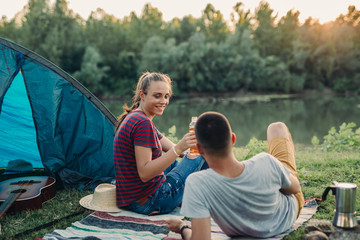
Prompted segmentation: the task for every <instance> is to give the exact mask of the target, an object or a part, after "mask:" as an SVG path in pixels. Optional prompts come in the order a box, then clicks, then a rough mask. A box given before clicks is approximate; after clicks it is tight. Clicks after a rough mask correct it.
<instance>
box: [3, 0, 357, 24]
mask: <svg viewBox="0 0 360 240" xmlns="http://www.w3.org/2000/svg"><path fill="white" fill-rule="evenodd" d="M27 2H28V0H17V1H16V4H15V3H13V4H11V3H10V4H9V1H7V0H0V4H1V6H2V7H1V10H0V15H1V16H3V15H5V16H6V17H7V18H8V19H10V18H13V17H14V15H15V14H16V13H17V12H19V11H21V9H22V8H23V7H24V6H25V5H26V4H27ZM51 2H54V0H51ZM67 2H68V4H69V5H68V6H69V8H70V9H72V10H73V11H74V12H75V13H78V14H80V15H81V16H82V17H83V18H84V19H87V17H88V16H89V14H90V13H91V11H95V10H96V9H97V8H102V9H104V10H105V12H106V13H108V14H112V15H114V16H116V17H118V18H123V17H124V16H129V15H130V13H131V12H132V11H134V12H135V13H136V14H138V15H139V14H140V13H141V11H142V8H143V7H144V5H145V4H146V3H150V4H151V5H152V6H153V7H156V8H158V9H159V11H160V12H162V13H163V18H164V20H166V21H168V20H171V19H172V18H174V17H179V18H182V17H184V16H186V15H189V14H191V15H192V16H194V17H200V16H201V14H202V11H203V10H204V9H205V7H206V5H207V3H211V4H213V6H214V7H215V9H217V10H220V12H221V13H222V14H223V15H224V18H225V19H226V20H229V19H230V13H231V12H232V8H233V6H234V5H235V4H236V3H237V2H242V3H243V4H244V8H245V9H250V11H251V12H252V13H254V11H255V9H256V7H257V6H258V5H259V2H260V1H253V0H243V1H235V0H231V1H230V0H229V1H223V0H207V1H206V0H196V1H194V0H184V1H169V0H151V1H146V0H136V1H124V0H120V1H119V0H88V1H86V2H84V1H83V0H68V1H67ZM267 2H268V3H269V4H270V7H271V9H273V10H274V14H276V13H277V14H278V19H279V18H280V17H282V16H284V15H286V12H287V11H289V10H291V9H294V10H298V11H299V12H300V17H299V20H300V22H301V23H302V22H304V20H305V19H307V18H308V17H310V16H311V17H312V18H316V19H319V21H320V23H324V22H327V21H332V20H335V19H336V18H337V17H338V16H339V15H340V14H346V12H347V8H348V6H349V5H354V6H355V7H356V8H357V9H359V5H360V2H359V1H357V0H341V1H339V0H316V1H314V0H288V1H284V0H268V1H267ZM189 6H191V7H189Z"/></svg>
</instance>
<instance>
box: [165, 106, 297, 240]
mask: <svg viewBox="0 0 360 240" xmlns="http://www.w3.org/2000/svg"><path fill="white" fill-rule="evenodd" d="M195 133H196V139H197V147H198V150H199V152H200V154H201V155H202V156H203V158H204V159H205V160H206V162H207V163H208V164H209V169H207V170H203V171H200V172H197V173H193V174H191V175H190V176H189V177H188V179H187V180H186V184H185V192H184V197H183V203H182V207H181V213H182V214H183V215H185V216H187V217H190V218H191V226H186V224H185V222H183V221H181V220H179V219H168V220H167V227H168V228H169V229H170V230H171V231H174V232H177V233H181V235H182V238H183V239H196V240H199V239H210V238H211V232H210V230H211V229H210V218H211V217H212V218H213V219H214V221H215V222H216V223H217V224H218V225H219V227H220V228H221V229H222V230H223V232H224V233H225V234H227V235H228V236H230V237H235V236H244V235H245V236H252V237H259V238H266V237H271V236H274V235H277V234H280V233H282V232H284V231H286V230H288V229H289V228H291V227H292V225H293V224H294V222H295V220H296V218H297V217H298V216H299V213H300V210H301V208H302V207H303V205H304V198H303V195H302V192H301V187H300V183H299V180H298V174H297V172H296V163H295V153H294V144H293V141H292V137H291V134H290V132H289V130H288V128H287V126H286V125H285V124H284V123H282V122H276V123H272V124H270V125H269V126H268V129H267V142H268V151H269V154H268V153H260V154H258V155H256V156H254V157H252V158H251V159H249V160H245V161H241V162H240V161H238V160H237V159H236V158H235V156H234V153H233V151H232V146H233V145H234V144H235V139H236V137H235V134H234V133H233V132H232V131H231V127H230V124H229V122H228V120H227V119H226V117H225V116H223V115H222V114H220V113H216V112H206V113H203V114H202V115H201V116H200V117H199V119H198V121H197V123H196V126H195Z"/></svg>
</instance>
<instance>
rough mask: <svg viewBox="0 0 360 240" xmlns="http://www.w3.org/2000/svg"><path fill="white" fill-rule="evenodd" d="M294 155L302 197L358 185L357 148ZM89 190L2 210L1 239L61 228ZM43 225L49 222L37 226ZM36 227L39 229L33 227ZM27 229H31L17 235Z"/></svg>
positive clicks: (326, 213)
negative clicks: (8, 211) (12, 210)
mask: <svg viewBox="0 0 360 240" xmlns="http://www.w3.org/2000/svg"><path fill="white" fill-rule="evenodd" d="M262 148H263V145H262V143H261V142H260V141H254V142H253V143H252V144H249V146H247V148H236V149H235V155H236V156H237V158H238V159H240V160H242V159H245V158H247V157H249V156H251V155H253V154H255V153H256V152H258V151H260V150H262ZM296 159H297V168H298V172H299V177H300V181H301V185H302V190H303V193H304V197H305V199H307V198H321V196H322V193H323V191H324V190H325V188H326V187H327V186H329V185H331V184H333V181H337V182H352V183H355V184H357V185H358V186H360V174H359V173H360V152H359V151H347V152H335V151H333V152H323V151H321V150H319V149H315V148H313V147H307V146H302V145H296ZM359 191H360V190H359V189H358V191H357V205H356V210H357V212H358V213H359V212H360V193H359ZM90 193H92V192H87V191H76V190H73V191H65V190H61V191H58V192H57V194H56V197H55V198H54V199H52V200H49V201H47V202H45V203H44V204H43V207H42V208H41V209H39V210H36V211H22V212H18V213H15V214H5V215H4V216H3V217H2V218H1V219H0V224H1V235H0V239H33V238H35V237H43V236H44V235H45V234H46V233H49V232H52V231H53V230H54V229H64V228H66V227H68V226H70V225H71V223H72V222H75V221H77V220H80V219H82V218H84V217H85V216H87V215H88V214H90V213H91V212H92V211H90V210H85V209H84V208H82V207H81V206H80V205H79V200H80V199H81V198H82V197H83V196H86V195H88V194H90ZM334 207H335V196H332V195H331V193H329V195H328V197H327V200H326V201H324V202H320V203H319V208H318V211H317V213H316V214H315V215H314V216H313V219H328V220H332V218H333V214H334ZM42 225H49V226H47V227H45V228H41V229H39V227H41V226H42ZM36 228H38V229H36ZM27 230H32V231H31V232H30V233H25V234H23V235H19V234H21V233H23V232H25V231H27ZM303 235H304V227H300V228H299V229H298V230H297V231H294V232H292V233H291V234H289V235H288V236H286V237H285V239H301V238H302V237H303Z"/></svg>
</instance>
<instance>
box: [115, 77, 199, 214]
mask: <svg viewBox="0 0 360 240" xmlns="http://www.w3.org/2000/svg"><path fill="white" fill-rule="evenodd" d="M171 88H172V87H171V79H170V78H169V77H168V76H167V75H165V74H161V73H149V72H146V73H144V74H143V75H142V76H141V77H140V79H139V81H138V84H137V87H136V91H135V94H134V97H133V103H132V106H131V107H130V108H128V107H127V106H126V104H125V105H124V106H123V108H124V113H123V114H122V115H120V116H119V117H118V122H117V124H116V126H115V127H116V134H115V138H114V163H115V177H116V199H117V205H118V207H120V208H126V209H129V210H131V211H134V212H137V213H142V214H147V215H152V214H162V213H168V212H171V211H172V210H173V209H174V208H176V207H177V206H178V205H179V204H180V203H181V201H182V196H183V192H184V185H185V179H186V178H187V176H188V175H189V174H190V173H192V172H195V171H199V170H200V169H201V167H202V166H203V164H204V163H205V161H204V159H203V158H202V157H201V156H198V157H196V158H193V159H190V158H188V157H187V156H185V157H184V158H183V159H182V160H181V162H180V163H179V164H178V161H176V159H177V157H179V156H182V155H183V152H184V151H186V150H187V149H188V148H189V147H192V146H195V145H196V138H195V134H194V133H187V134H185V136H184V137H183V138H182V139H181V140H180V141H179V143H178V144H176V145H175V144H174V143H172V142H171V141H170V140H169V139H167V138H166V137H165V136H163V135H162V134H161V133H160V132H159V131H158V130H157V129H156V127H155V125H154V124H153V122H152V119H153V118H154V117H155V116H160V115H162V114H163V112H164V109H165V108H166V106H167V105H168V104H169V99H170V97H171V94H172V89H171ZM163 151H164V152H165V153H164V154H163V153H162V152H163Z"/></svg>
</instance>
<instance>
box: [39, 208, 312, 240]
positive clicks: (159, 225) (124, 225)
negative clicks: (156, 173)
mask: <svg viewBox="0 0 360 240" xmlns="http://www.w3.org/2000/svg"><path fill="white" fill-rule="evenodd" d="M179 210H180V209H179V208H177V209H175V211H173V212H172V213H170V214H166V215H157V216H146V215H142V214H137V213H133V212H130V211H121V212H119V213H114V214H110V213H105V212H99V211H95V212H93V213H92V214H90V215H88V216H87V217H85V218H84V219H82V220H80V221H77V222H75V223H73V224H72V225H71V226H70V227H68V228H66V229H59V230H55V231H53V232H52V233H48V234H46V235H45V236H44V237H43V239H46V240H65V239H72V240H73V239H75V240H80V239H81V240H85V239H86V240H97V239H101V240H112V239H117V240H123V239H126V240H135V239H137V240H138V239H146V240H155V239H157V240H159V239H160V240H161V239H162V240H179V239H181V237H180V235H179V234H176V233H173V232H170V231H169V230H168V229H167V228H166V223H165V219H167V218H170V217H177V218H183V216H181V215H180V213H179ZM315 212H316V206H311V207H304V208H303V210H302V212H301V214H300V217H299V218H298V219H297V221H296V222H295V224H294V226H293V227H292V229H289V230H288V231H287V232H285V233H282V234H280V235H277V236H275V237H273V238H269V239H274V240H275V239H282V238H283V237H284V236H286V235H287V234H289V233H290V232H291V231H293V230H296V229H297V228H298V227H300V226H301V225H302V224H303V223H304V222H305V221H307V220H308V219H310V218H311V216H312V215H313V214H314V213H315ZM211 225H212V226H211V235H212V236H211V237H212V239H216V240H223V239H224V240H225V239H226V240H228V239H229V238H228V237H227V236H226V235H225V234H224V233H223V232H222V231H221V229H220V228H219V227H218V225H217V224H216V223H215V222H214V221H213V220H212V221H211ZM236 239H241V240H245V239H252V238H247V237H242V238H236Z"/></svg>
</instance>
